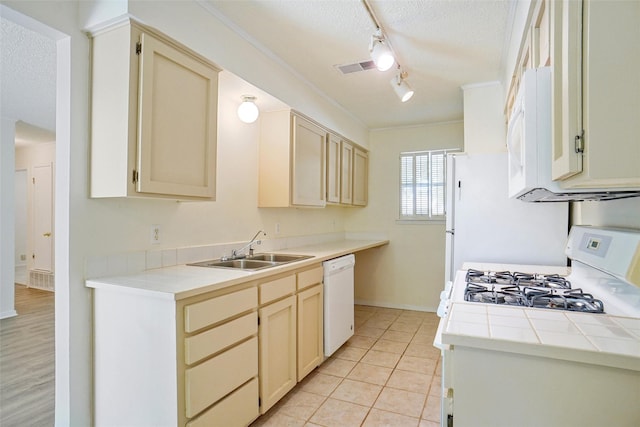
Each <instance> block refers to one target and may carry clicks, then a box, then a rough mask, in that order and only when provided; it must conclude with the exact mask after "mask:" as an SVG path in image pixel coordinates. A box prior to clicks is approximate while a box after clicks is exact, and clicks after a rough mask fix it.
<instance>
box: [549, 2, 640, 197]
mask: <svg viewBox="0 0 640 427" xmlns="http://www.w3.org/2000/svg"><path fill="white" fill-rule="evenodd" d="M557 3H561V6H562V10H561V11H562V15H561V17H562V20H561V25H562V32H561V35H562V37H561V39H562V44H561V56H560V60H559V61H558V62H560V63H561V64H560V68H559V67H558V66H554V69H553V71H554V73H556V76H555V78H554V83H555V84H558V85H560V90H558V87H557V86H556V87H555V88H554V100H555V101H556V102H554V106H561V111H562V115H561V116H558V115H556V114H555V113H554V119H557V120H561V122H559V123H558V121H555V122H554V123H553V126H554V135H553V136H554V140H553V144H554V145H553V155H554V158H553V160H554V164H553V178H554V179H562V180H563V182H562V185H563V186H565V187H567V188H581V187H583V188H587V187H590V188H598V187H603V188H630V187H635V188H637V187H640V162H639V160H638V159H640V142H639V139H638V135H640V72H638V70H639V69H640V25H639V24H638V23H639V22H640V2H638V1H612V2H602V1H594V0H584V1H577V0H572V1H563V2H557ZM552 4H553V2H552ZM558 9H559V8H558V7H555V8H554V10H555V11H556V13H558V12H559V10H558ZM557 25H560V24H557ZM557 42H558V41H557V40H555V41H554V45H555V46H556V47H557ZM554 59H558V56H557V54H554ZM557 73H560V76H558V75H557ZM560 93H561V103H558V98H557V97H558V96H560Z"/></svg>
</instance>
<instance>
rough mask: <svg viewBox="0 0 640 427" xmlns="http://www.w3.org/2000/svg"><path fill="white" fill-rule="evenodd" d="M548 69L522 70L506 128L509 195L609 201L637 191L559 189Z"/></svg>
mask: <svg viewBox="0 0 640 427" xmlns="http://www.w3.org/2000/svg"><path fill="white" fill-rule="evenodd" d="M551 102H552V101H551V68H550V67H542V68H532V69H528V70H526V71H525V72H524V74H523V76H522V79H521V81H520V87H519V89H518V93H517V95H516V98H515V102H514V106H513V111H512V113H511V117H510V120H509V126H508V128H507V149H508V152H509V156H508V164H509V166H508V170H509V197H511V198H518V199H520V200H523V201H526V202H567V201H585V200H611V199H621V198H627V197H635V196H639V195H640V192H638V191H620V190H606V189H601V188H599V189H585V188H580V189H568V188H562V187H561V185H560V183H559V182H558V181H553V180H552V179H551V176H552V175H551V162H552V152H551V150H552V141H551V106H552V104H551Z"/></svg>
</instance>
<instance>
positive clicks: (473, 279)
mask: <svg viewBox="0 0 640 427" xmlns="http://www.w3.org/2000/svg"><path fill="white" fill-rule="evenodd" d="M466 282H467V286H466V288H465V293H464V299H465V301H470V302H481V303H489V304H502V305H515V306H523V307H534V308H550V309H556V310H569V311H581V312H587V313H604V304H603V302H602V301H601V300H598V299H596V298H594V297H593V295H591V294H588V293H584V292H583V291H582V290H581V289H572V288H571V283H570V282H569V281H568V280H566V279H565V278H564V277H562V276H560V275H558V274H546V275H545V274H529V273H520V272H514V273H511V272H509V271H497V272H486V271H480V270H473V269H470V270H468V271H467V275H466Z"/></svg>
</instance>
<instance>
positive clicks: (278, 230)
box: [276, 222, 280, 234]
mask: <svg viewBox="0 0 640 427" xmlns="http://www.w3.org/2000/svg"><path fill="white" fill-rule="evenodd" d="M276 234H280V223H279V222H276Z"/></svg>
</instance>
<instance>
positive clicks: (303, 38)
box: [0, 0, 514, 138]
mask: <svg viewBox="0 0 640 427" xmlns="http://www.w3.org/2000/svg"><path fill="white" fill-rule="evenodd" d="M200 1H203V2H206V3H207V5H208V9H209V10H211V9H213V10H214V11H215V13H216V15H217V16H218V17H220V18H222V19H223V21H224V22H226V23H227V24H228V25H229V26H231V27H232V28H233V29H235V30H236V31H238V32H239V33H240V34H242V35H243V36H244V37H245V38H246V39H247V40H248V41H250V42H251V43H253V44H254V45H256V46H257V47H258V48H259V49H261V50H263V51H265V52H267V53H269V54H271V55H272V56H275V57H276V58H279V60H280V61H282V62H283V63H285V64H286V65H287V66H288V67H289V68H291V69H293V70H294V71H295V72H297V73H298V74H299V75H300V76H301V77H302V78H303V79H305V80H307V81H308V82H309V83H310V84H311V85H312V86H315V87H316V88H317V89H318V90H319V91H320V92H321V93H323V94H325V95H326V97H327V98H330V99H331V100H333V101H335V102H336V103H337V104H339V105H341V106H342V107H343V108H344V109H345V110H346V111H348V112H350V113H351V114H352V115H353V116H355V117H356V118H358V119H359V120H360V121H362V122H363V123H364V124H366V125H367V126H368V127H370V128H384V127H394V126H407V125H415V124H424V123H434V122H443V121H450V120H460V119H462V112H463V108H462V107H463V106H462V91H461V89H460V88H461V86H463V85H467V84H473V83H481V82H487V81H495V80H499V78H500V75H501V72H500V70H501V67H502V66H503V65H502V61H503V51H504V50H505V49H506V47H507V45H508V40H507V38H506V37H507V34H508V33H509V30H510V19H511V14H510V12H511V8H512V7H513V3H514V0H369V4H370V5H371V7H372V9H373V11H374V13H375V15H376V16H377V18H378V20H379V22H380V24H381V25H382V27H383V29H384V30H385V32H386V35H387V36H388V38H389V40H390V41H391V44H392V46H393V49H394V51H395V53H396V55H397V57H398V60H399V62H400V63H401V65H402V67H403V69H405V70H406V71H407V72H408V78H407V82H408V83H409V84H410V85H411V86H412V87H413V88H414V89H415V91H416V94H415V96H414V97H413V98H412V99H411V100H409V101H408V102H406V103H404V104H403V103H401V102H400V101H399V99H398V98H397V97H396V95H395V93H394V92H393V90H392V88H391V85H390V83H389V82H390V80H391V78H392V77H393V75H394V70H393V69H392V70H389V71H386V72H380V71H377V70H375V69H373V70H368V71H362V72H358V73H353V74H346V75H344V74H342V73H341V72H340V71H338V70H337V68H336V66H337V65H342V64H346V63H353V62H358V61H366V60H369V59H370V58H369V52H368V45H369V40H370V36H371V34H372V33H373V32H374V30H375V25H374V23H373V22H372V21H371V19H370V17H369V14H368V13H367V11H366V8H365V6H364V4H363V3H362V0H259V1H250V0H242V1H239V0H238V1H236V0H234V1H230V0H200ZM0 22H1V24H2V25H1V26H2V38H1V41H0V43H1V45H0V51H1V52H2V57H1V60H2V64H1V65H2V66H1V67H0V71H1V75H0V82H1V92H2V104H1V108H2V115H3V116H8V117H12V118H15V119H18V120H21V121H23V122H25V124H24V126H21V128H22V129H29V128H30V127H29V126H27V125H26V124H30V125H33V126H35V127H37V128H40V129H39V131H41V130H45V131H46V130H50V131H53V130H54V128H55V63H56V57H55V41H53V40H52V39H49V38H47V37H45V36H42V35H40V34H38V33H36V32H34V31H31V30H29V29H26V28H24V27H21V26H19V25H17V24H15V23H13V22H11V21H8V20H6V19H4V18H2V19H0ZM21 132H22V131H21ZM40 135H41V136H40V138H42V133H41V132H40ZM19 136H20V135H19ZM34 137H35V136H34Z"/></svg>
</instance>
